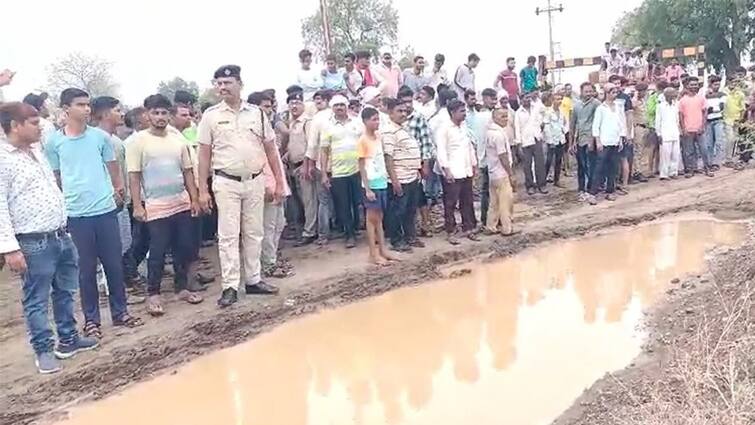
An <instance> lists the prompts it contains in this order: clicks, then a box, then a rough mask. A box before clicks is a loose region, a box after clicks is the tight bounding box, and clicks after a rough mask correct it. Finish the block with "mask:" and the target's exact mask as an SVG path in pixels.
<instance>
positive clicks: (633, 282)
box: [63, 220, 745, 425]
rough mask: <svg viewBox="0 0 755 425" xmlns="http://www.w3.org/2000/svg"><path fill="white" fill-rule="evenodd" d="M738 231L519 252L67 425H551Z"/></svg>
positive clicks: (390, 296)
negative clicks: (663, 299)
mask: <svg viewBox="0 0 755 425" xmlns="http://www.w3.org/2000/svg"><path fill="white" fill-rule="evenodd" d="M744 232H745V226H744V225H742V224H735V223H720V222H715V221H711V220H682V221H678V220H677V221H670V222H665V223H660V224H652V225H648V226H640V227H635V228H632V229H628V230H618V231H616V232H611V233H608V234H605V235H601V236H597V237H594V238H589V239H584V240H577V241H570V242H560V243H555V244H552V245H549V246H547V247H544V248H540V249H535V250H530V251H526V252H524V253H522V254H520V255H517V256H515V257H512V258H510V259H506V260H503V261H501V262H498V263H494V264H489V265H484V266H480V267H474V268H473V271H472V273H471V274H469V275H467V276H464V277H462V278H459V279H455V280H449V281H438V282H435V283H431V284H427V285H422V286H418V287H411V288H404V289H399V290H395V291H392V292H389V293H387V294H384V295H382V296H379V297H375V298H371V299H368V300H366V301H362V302H358V303H355V304H352V305H348V306H345V307H342V308H338V309H335V310H332V311H326V312H323V313H319V314H316V315H312V316H309V317H305V318H302V319H299V320H296V321H292V322H289V323H287V324H285V325H282V326H280V327H278V328H276V329H275V330H273V331H272V332H270V333H268V334H264V335H261V336H259V337H258V338H256V339H254V340H251V341H249V342H247V343H244V344H241V345H238V346H236V347H233V348H230V349H226V350H222V351H219V352H216V353H212V354H210V355H207V356H204V357H201V358H199V359H197V360H195V361H193V362H191V363H189V364H187V365H186V366H184V367H181V368H180V369H179V370H178V372H177V373H175V374H171V375H164V376H160V377H158V378H156V379H153V380H151V381H148V382H145V383H142V384H138V385H135V386H133V387H132V388H129V389H127V390H126V391H124V392H123V393H122V394H120V395H116V396H113V397H110V398H107V399H105V400H103V401H100V402H96V403H92V404H90V405H85V406H83V407H80V408H76V409H74V410H73V411H72V412H71V416H70V419H69V420H67V421H64V422H63V423H64V424H66V425H84V424H86V425H90V424H91V425H102V424H108V425H115V424H124V425H126V424H127V425H134V424H138V425H151V424H160V425H179V424H180V425H194V424H196V425H226V424H227V425H305V424H306V425H320V424H323V425H325V424H328V425H350V424H375V425H384V424H417V425H425V424H426V425H443V424H449V425H451V424H453V425H456V424H476V425H484V424H502V423H506V424H517V425H528V424H547V423H549V422H550V421H552V420H553V419H555V418H556V417H557V416H558V415H559V414H560V413H561V412H563V411H564V410H566V409H567V408H568V407H569V406H570V405H571V404H572V403H573V401H574V400H575V399H576V398H577V397H578V396H579V395H580V394H581V393H582V391H583V390H584V389H585V388H587V387H589V386H590V385H591V384H592V383H593V382H595V381H596V380H597V379H599V378H600V377H601V376H603V375H604V374H605V373H606V372H608V371H614V370H618V369H622V368H623V367H625V366H627V365H628V364H629V363H630V362H631V361H632V359H633V358H634V357H635V356H637V355H638V354H639V353H640V346H641V343H642V340H643V333H642V331H640V330H638V325H639V324H640V322H641V318H642V309H643V307H646V306H648V305H649V304H651V303H652V302H653V301H654V300H655V299H656V298H657V297H658V296H659V295H660V294H661V293H663V291H664V289H665V288H666V286H667V285H668V284H669V281H670V280H672V279H673V278H675V277H680V276H683V275H684V274H687V273H697V272H700V271H702V269H703V267H704V255H705V252H706V250H708V249H710V248H712V247H714V246H716V245H731V244H736V243H738V242H739V241H740V240H741V239H742V237H743V235H744ZM176 360H178V359H176Z"/></svg>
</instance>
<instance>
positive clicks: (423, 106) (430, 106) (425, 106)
mask: <svg viewBox="0 0 755 425" xmlns="http://www.w3.org/2000/svg"><path fill="white" fill-rule="evenodd" d="M414 110H415V111H417V112H418V113H419V114H421V115H422V116H423V117H425V119H427V120H429V119H430V117H432V116H433V115H435V112H437V111H438V105H437V104H436V103H435V89H434V88H432V87H430V86H424V87H422V88H421V89H420V91H419V95H418V96H417V103H416V105H415V106H414Z"/></svg>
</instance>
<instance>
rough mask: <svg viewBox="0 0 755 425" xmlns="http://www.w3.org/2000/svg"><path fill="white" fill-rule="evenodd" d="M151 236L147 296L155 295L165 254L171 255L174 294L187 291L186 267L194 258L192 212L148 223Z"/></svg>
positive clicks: (194, 233)
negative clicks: (169, 253) (169, 251)
mask: <svg viewBox="0 0 755 425" xmlns="http://www.w3.org/2000/svg"><path fill="white" fill-rule="evenodd" d="M147 226H149V233H150V237H151V239H150V244H149V260H147V293H148V294H149V295H158V294H159V293H160V283H161V282H162V280H163V270H164V268H165V254H166V253H167V252H168V250H169V249H170V250H171V252H172V253H173V271H174V272H175V273H174V283H175V291H176V292H180V291H182V290H183V289H185V288H186V281H187V267H188V265H189V262H190V261H192V260H193V259H194V258H193V256H194V246H195V244H196V242H195V238H196V225H195V223H194V221H193V219H192V217H191V212H189V211H184V212H181V213H178V214H174V215H172V216H170V217H165V218H161V219H158V220H153V221H150V222H147Z"/></svg>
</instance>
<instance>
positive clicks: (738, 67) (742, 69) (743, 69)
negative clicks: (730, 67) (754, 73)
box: [734, 65, 747, 74]
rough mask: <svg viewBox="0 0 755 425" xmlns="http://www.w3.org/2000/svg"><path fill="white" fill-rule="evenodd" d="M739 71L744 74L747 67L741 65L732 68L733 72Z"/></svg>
mask: <svg viewBox="0 0 755 425" xmlns="http://www.w3.org/2000/svg"><path fill="white" fill-rule="evenodd" d="M740 72H742V73H745V74H746V73H747V68H745V67H743V66H741V65H740V66H737V67H735V68H734V73H735V74H737V73H740Z"/></svg>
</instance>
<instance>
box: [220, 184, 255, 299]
mask: <svg viewBox="0 0 755 425" xmlns="http://www.w3.org/2000/svg"><path fill="white" fill-rule="evenodd" d="M212 190H213V192H214V193H215V203H216V204H217V205H218V256H219V257H220V275H221V282H222V287H223V289H228V288H231V289H236V290H238V289H239V287H240V285H241V259H240V251H241V250H243V256H244V272H245V275H246V276H259V274H260V273H259V271H260V270H259V269H260V250H261V245H262V238H263V236H264V230H263V224H262V217H263V208H264V205H265V179H264V176H262V175H259V176H258V177H257V178H255V179H253V180H246V181H243V182H237V181H235V180H231V179H228V178H225V177H222V176H215V178H213V179H212ZM239 235H241V240H239ZM249 283H254V282H249Z"/></svg>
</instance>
